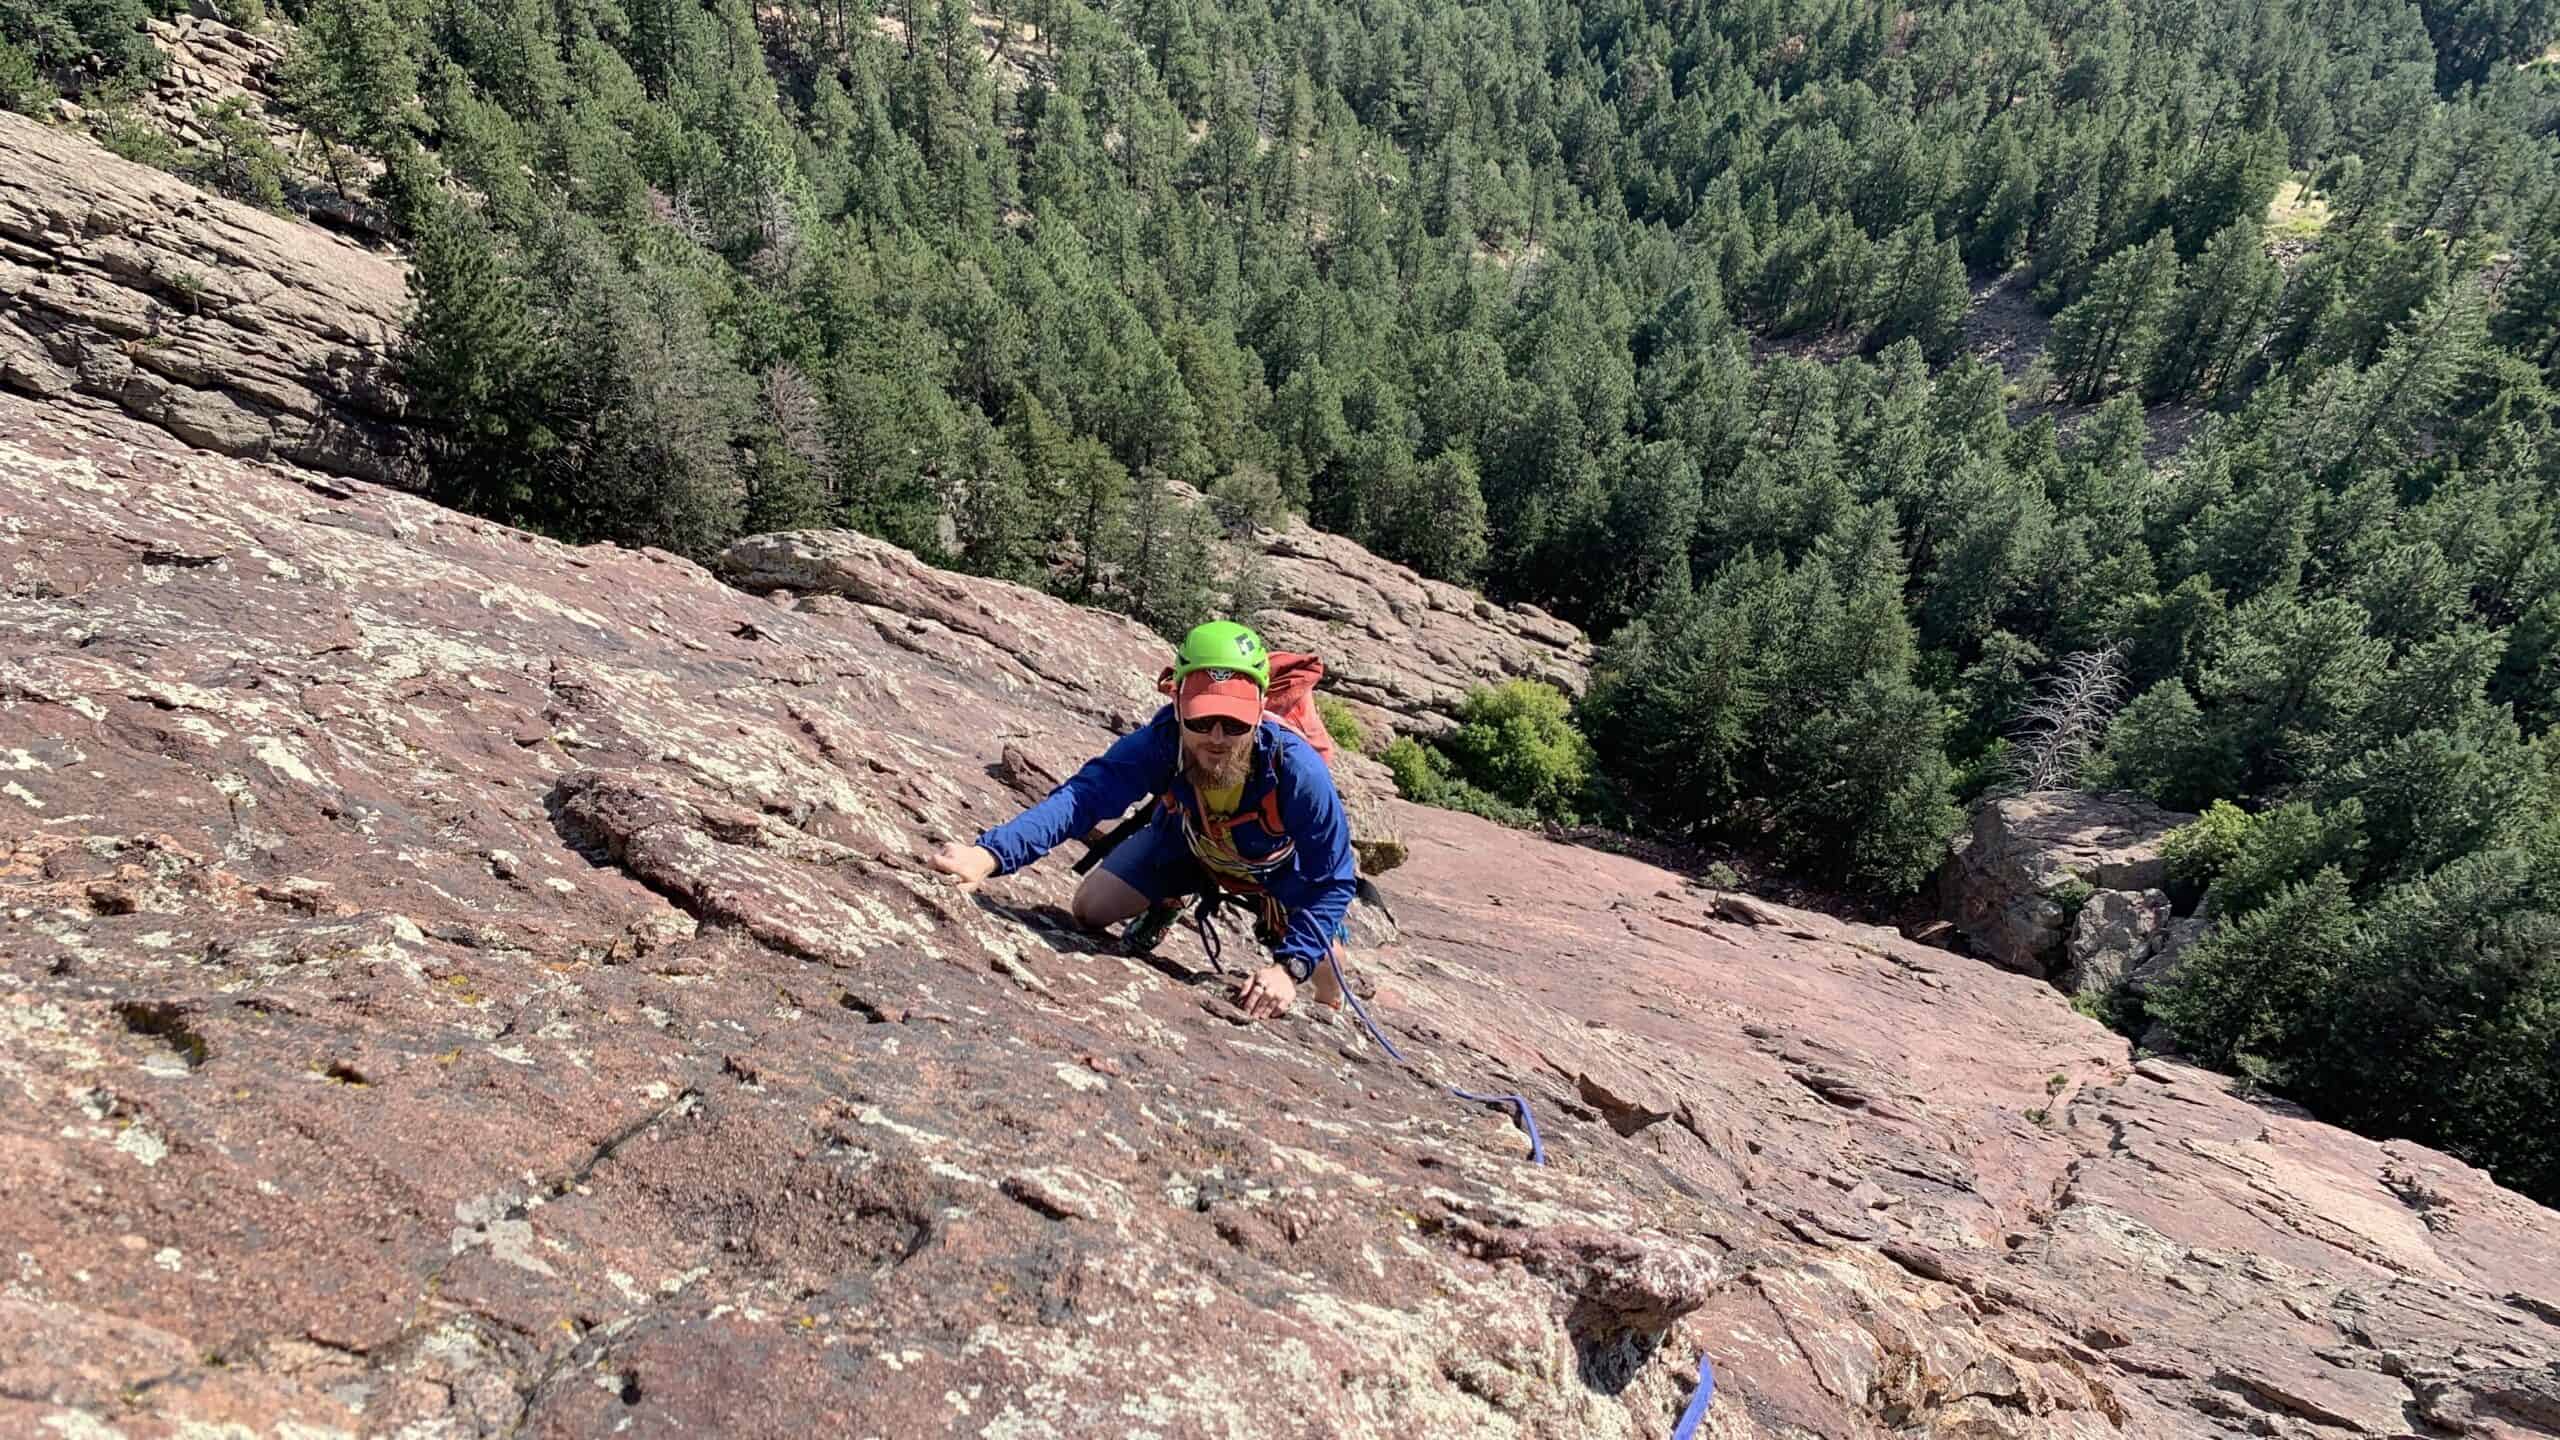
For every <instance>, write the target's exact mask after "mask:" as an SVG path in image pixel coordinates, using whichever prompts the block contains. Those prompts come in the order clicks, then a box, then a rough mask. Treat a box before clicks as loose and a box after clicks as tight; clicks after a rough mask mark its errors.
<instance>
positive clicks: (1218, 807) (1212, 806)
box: [1199, 780, 1244, 820]
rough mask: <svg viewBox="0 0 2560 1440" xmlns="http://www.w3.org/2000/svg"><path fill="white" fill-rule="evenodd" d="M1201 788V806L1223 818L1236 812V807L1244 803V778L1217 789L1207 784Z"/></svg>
mask: <svg viewBox="0 0 2560 1440" xmlns="http://www.w3.org/2000/svg"><path fill="white" fill-rule="evenodd" d="M1199 789H1200V806H1201V808H1202V809H1204V810H1206V811H1208V812H1209V813H1210V814H1211V815H1213V816H1216V817H1217V818H1219V819H1221V820H1223V819H1225V818H1226V817H1227V816H1229V815H1233V814H1234V813H1236V807H1237V806H1239V805H1242V804H1243V803H1244V782H1243V781H1242V780H1238V781H1237V782H1236V783H1234V784H1233V785H1227V786H1222V787H1219V788H1217V789H1210V788H1208V787H1205V786H1203V787H1199Z"/></svg>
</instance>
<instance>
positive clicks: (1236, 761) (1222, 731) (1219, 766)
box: [1182, 718, 1253, 789]
mask: <svg viewBox="0 0 2560 1440" xmlns="http://www.w3.org/2000/svg"><path fill="white" fill-rule="evenodd" d="M1207 724H1208V727H1209V728H1208V733H1206V734H1202V733H1201V732H1199V731H1197V730H1194V729H1192V728H1191V727H1190V726H1189V725H1185V726H1183V727H1182V765H1183V768H1184V769H1185V770H1188V771H1189V772H1190V773H1191V777H1192V779H1193V780H1194V781H1197V782H1199V783H1202V784H1206V785H1213V786H1217V787H1219V788H1221V789H1223V788H1225V787H1226V786H1229V785H1234V784H1237V783H1239V782H1241V781H1242V780H1243V779H1244V773H1245V765H1246V763H1247V762H1248V761H1250V760H1251V759H1252V758H1253V731H1252V730H1251V729H1250V728H1240V726H1239V725H1238V724H1235V723H1229V722H1226V721H1224V720H1220V719H1214V718H1213V719H1211V720H1209V721H1208V722H1207Z"/></svg>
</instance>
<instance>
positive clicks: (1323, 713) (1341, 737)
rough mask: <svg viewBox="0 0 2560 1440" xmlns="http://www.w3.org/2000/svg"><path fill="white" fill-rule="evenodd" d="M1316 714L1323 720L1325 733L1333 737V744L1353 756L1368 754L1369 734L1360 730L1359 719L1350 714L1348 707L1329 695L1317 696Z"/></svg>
mask: <svg viewBox="0 0 2560 1440" xmlns="http://www.w3.org/2000/svg"><path fill="white" fill-rule="evenodd" d="M1316 714H1317V715H1318V716H1319V717H1320V718H1322V719H1323V721H1324V729H1325V733H1326V734H1328V735H1331V736H1332V737H1333V743H1334V744H1336V745H1338V746H1340V747H1342V748H1343V749H1345V750H1348V751H1350V752H1351V753H1352V754H1354V755H1365V754H1367V753H1369V734H1368V732H1367V731H1365V730H1363V729H1361V728H1360V721H1359V718H1358V717H1356V716H1354V715H1353V714H1352V713H1351V707H1350V706H1348V705H1345V704H1343V703H1342V702H1341V701H1339V700H1336V699H1334V698H1333V697H1332V696H1330V695H1318V696H1317V697H1316Z"/></svg>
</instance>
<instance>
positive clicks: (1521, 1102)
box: [1191, 890, 1547, 1165]
mask: <svg viewBox="0 0 2560 1440" xmlns="http://www.w3.org/2000/svg"><path fill="white" fill-rule="evenodd" d="M1233 898H1234V897H1232V896H1227V895H1225V894H1223V893H1221V892H1218V891H1214V890H1213V891H1210V892H1208V893H1207V894H1206V895H1204V896H1203V897H1202V900H1201V904H1200V906H1199V908H1198V909H1196V910H1194V911H1192V912H1191V922H1192V924H1194V925H1196V926H1197V927H1199V931H1200V948H1201V949H1202V950H1203V951H1205V952H1206V953H1207V954H1208V956H1209V967H1210V968H1211V969H1213V970H1215V971H1217V972H1218V973H1219V974H1221V975H1224V974H1226V973H1227V967H1226V964H1225V963H1224V962H1223V961H1221V960H1220V959H1219V958H1218V957H1219V952H1220V951H1222V950H1223V949H1225V948H1226V947H1225V945H1224V944H1223V943H1222V942H1221V941H1220V939H1219V937H1218V926H1217V923H1216V921H1215V920H1214V919H1213V918H1212V917H1213V916H1214V915H1215V914H1216V913H1217V909H1218V905H1219V903H1220V902H1221V901H1229V900H1233ZM1248 908H1249V907H1248ZM1324 963H1325V964H1327V965H1331V966H1332V967H1333V980H1334V983H1335V984H1337V985H1339V986H1341V987H1342V998H1343V999H1345V1000H1348V1001H1350V1002H1351V1013H1352V1014H1354V1015H1357V1016H1359V1017H1360V1024H1361V1025H1362V1027H1363V1028H1365V1029H1367V1030H1368V1032H1369V1038H1370V1039H1372V1040H1375V1041H1376V1042H1378V1048H1379V1049H1381V1050H1384V1051H1386V1052H1387V1053H1388V1054H1389V1055H1391V1056H1393V1057H1395V1061H1396V1063H1397V1064H1399V1065H1402V1066H1405V1067H1407V1068H1408V1069H1411V1068H1417V1067H1415V1066H1414V1064H1413V1062H1412V1061H1411V1060H1408V1059H1406V1058H1405V1054H1404V1052H1403V1051H1401V1050H1398V1049H1397V1048H1396V1047H1395V1042H1394V1041H1392V1040H1389V1039H1388V1038H1387V1036H1386V1032H1384V1031H1382V1030H1380V1029H1379V1028H1378V1022H1377V1021H1375V1020H1372V1019H1370V1018H1369V1011H1368V1007H1366V1006H1364V1005H1362V1004H1361V1003H1360V997H1359V996H1358V995H1355V994H1353V993H1352V990H1351V977H1350V976H1348V975H1345V974H1343V973H1342V965H1341V963H1340V962H1339V961H1337V960H1336V959H1334V957H1333V956H1332V955H1330V954H1328V955H1326V956H1325V957H1324ZM1440 1088H1442V1089H1444V1090H1446V1091H1448V1092H1449V1093H1450V1094H1452V1095H1455V1096H1457V1097H1458V1098H1459V1099H1461V1100H1466V1101H1470V1102H1472V1103H1474V1104H1477V1105H1507V1106H1510V1107H1511V1109H1512V1110H1513V1111H1514V1112H1515V1113H1517V1114H1518V1115H1519V1117H1520V1128H1521V1129H1523V1130H1526V1131H1528V1132H1529V1163H1530V1164H1532V1165H1544V1164H1546V1163H1547V1147H1546V1144H1545V1142H1544V1141H1541V1140H1540V1139H1539V1138H1538V1117H1536V1116H1535V1115H1532V1114H1530V1113H1529V1101H1528V1099H1527V1097H1525V1096H1520V1095H1479V1094H1477V1093H1476V1092H1474V1091H1473V1090H1461V1089H1459V1088H1458V1087H1457V1086H1455V1085H1443V1086H1441V1087H1440Z"/></svg>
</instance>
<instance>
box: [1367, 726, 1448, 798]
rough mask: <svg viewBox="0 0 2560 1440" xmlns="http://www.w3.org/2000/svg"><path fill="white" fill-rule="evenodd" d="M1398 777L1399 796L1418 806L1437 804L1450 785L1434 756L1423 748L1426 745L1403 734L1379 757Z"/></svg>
mask: <svg viewBox="0 0 2560 1440" xmlns="http://www.w3.org/2000/svg"><path fill="white" fill-rule="evenodd" d="M1378 758H1379V759H1380V760H1383V761H1385V762H1386V766H1387V769H1388V770H1389V771H1390V772H1392V773H1393V774H1394V775H1395V777H1396V793H1397V794H1399V795H1402V796H1403V797H1404V798H1406V799H1407V800H1410V801H1412V802H1413V803H1415V804H1416V805H1437V804H1439V803H1440V795H1441V792H1442V791H1444V790H1446V789H1448V782H1447V781H1446V780H1444V779H1442V778H1441V776H1440V771H1439V770H1438V769H1437V768H1436V767H1434V766H1433V765H1432V763H1431V762H1432V760H1433V758H1434V757H1433V755H1432V753H1431V752H1430V751H1428V750H1426V749H1424V748H1422V742H1421V741H1419V740H1416V739H1414V738H1413V737H1412V736H1410V735H1399V736H1397V737H1396V740H1395V743H1394V744H1392V745H1389V746H1388V747H1387V751H1386V753H1385V754H1383V755H1381V756H1379V757H1378Z"/></svg>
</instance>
